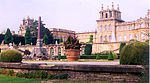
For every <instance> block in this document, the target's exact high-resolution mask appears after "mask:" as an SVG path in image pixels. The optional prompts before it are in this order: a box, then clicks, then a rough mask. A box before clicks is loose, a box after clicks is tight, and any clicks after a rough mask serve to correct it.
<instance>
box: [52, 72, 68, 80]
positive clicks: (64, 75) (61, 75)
mask: <svg viewBox="0 0 150 83" xmlns="http://www.w3.org/2000/svg"><path fill="white" fill-rule="evenodd" d="M68 77H69V75H68V74H64V73H62V74H57V75H55V76H54V77H53V78H52V79H67V78H68Z"/></svg>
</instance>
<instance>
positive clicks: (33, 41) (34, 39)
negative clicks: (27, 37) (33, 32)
mask: <svg viewBox="0 0 150 83" xmlns="http://www.w3.org/2000/svg"><path fill="white" fill-rule="evenodd" d="M36 41H37V37H35V36H32V45H36Z"/></svg>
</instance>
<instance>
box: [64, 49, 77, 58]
mask: <svg viewBox="0 0 150 83" xmlns="http://www.w3.org/2000/svg"><path fill="white" fill-rule="evenodd" d="M65 54H66V57H67V61H78V59H79V57H80V49H66V50H65Z"/></svg>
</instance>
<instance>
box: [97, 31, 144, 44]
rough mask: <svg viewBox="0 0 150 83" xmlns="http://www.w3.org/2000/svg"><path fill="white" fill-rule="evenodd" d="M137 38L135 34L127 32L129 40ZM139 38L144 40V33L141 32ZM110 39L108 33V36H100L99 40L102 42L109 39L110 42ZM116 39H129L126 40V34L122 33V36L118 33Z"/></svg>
mask: <svg viewBox="0 0 150 83" xmlns="http://www.w3.org/2000/svg"><path fill="white" fill-rule="evenodd" d="M107 38H108V39H107ZM137 38H138V36H137V34H134V35H132V34H129V40H131V39H135V40H137ZM141 39H142V40H145V35H144V34H143V33H142V34H141ZM111 40H112V37H111V35H109V36H107V35H105V36H100V42H103V41H109V42H111ZM118 40H119V41H129V40H127V35H124V36H121V35H119V36H118Z"/></svg>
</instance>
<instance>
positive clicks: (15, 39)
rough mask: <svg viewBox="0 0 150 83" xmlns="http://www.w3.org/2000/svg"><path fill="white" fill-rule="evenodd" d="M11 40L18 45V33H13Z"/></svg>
mask: <svg viewBox="0 0 150 83" xmlns="http://www.w3.org/2000/svg"><path fill="white" fill-rule="evenodd" d="M13 42H14V43H15V44H16V45H19V43H20V38H19V36H18V35H13Z"/></svg>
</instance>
